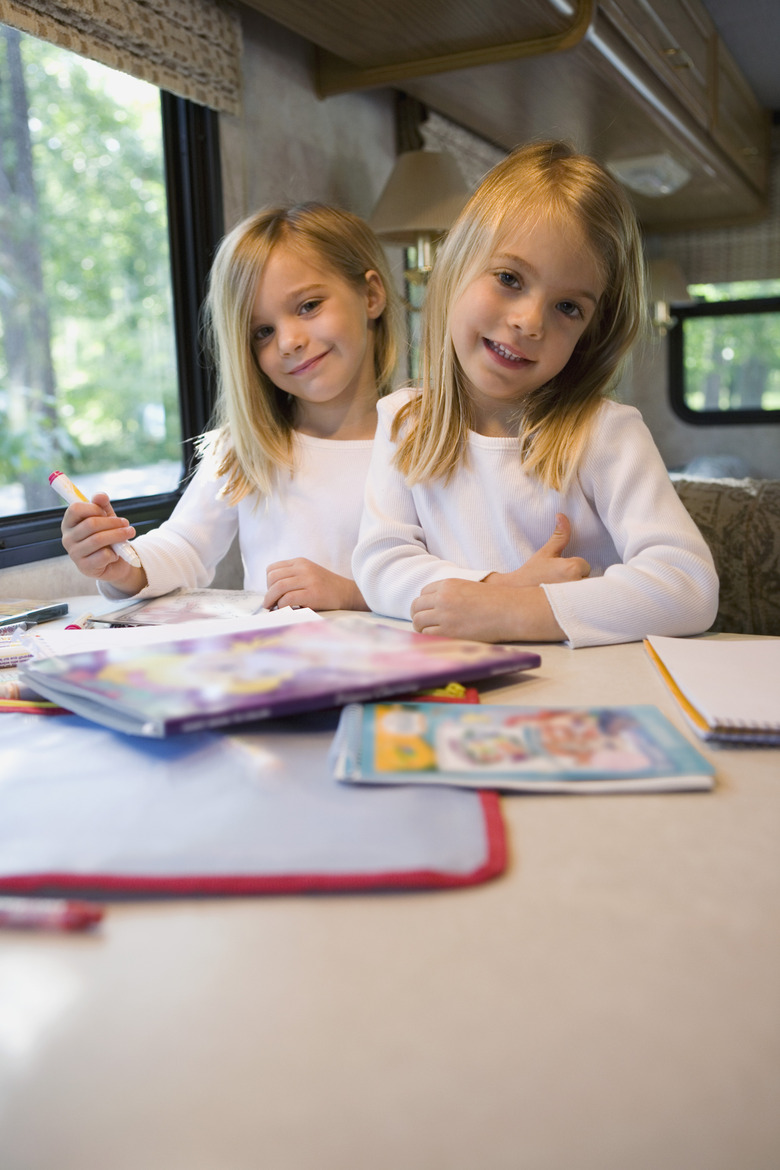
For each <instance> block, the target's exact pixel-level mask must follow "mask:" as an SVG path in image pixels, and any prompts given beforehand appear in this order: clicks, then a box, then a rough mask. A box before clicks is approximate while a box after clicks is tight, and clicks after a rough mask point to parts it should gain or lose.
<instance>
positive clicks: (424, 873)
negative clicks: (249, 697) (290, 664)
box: [0, 687, 507, 898]
mask: <svg viewBox="0 0 780 1170" xmlns="http://www.w3.org/2000/svg"><path fill="white" fill-rule="evenodd" d="M425 701H426V702H428V701H435V702H442V703H478V702H479V693H478V691H477V690H476V688H474V687H469V688H468V689H467V691H466V694H465V695H464V696H463V697H462V698H450V697H449V696H426V697H425ZM478 795H479V800H480V805H481V808H482V814H483V818H484V826H485V839H486V843H487V856H486V857H485V860H484V861H483V862H482V863H481V865H479V866H478V867H477V868H476V869H474V870H471V871H470V872H469V873H465V874H458V873H445V872H442V871H440V870H433V869H412V870H397V871H393V870H383V871H377V872H376V873H346V874H340V873H332V874H331V873H328V874H321V873H320V874H317V873H301V874H232V875H230V876H219V877H208V876H205V875H196V874H190V875H185V876H179V877H136V876H131V875H125V874H90V873H79V874H74V873H56V872H53V873H37V874H25V875H23V876H19V877H0V892H3V893H30V894H33V893H34V894H46V895H54V894H57V893H68V894H69V893H74V892H77V891H78V892H80V893H84V894H89V895H91V896H95V895H101V894H102V895H105V896H106V897H107V898H108V897H110V896H111V895H112V894H123V893H124V894H129V895H132V894H145V895H149V896H152V895H166V894H178V895H182V896H186V895H200V896H207V895H209V894H221V895H225V894H227V895H240V894H306V893H327V892H337V891H341V890H344V891H347V890H356V891H357V890H383V889H384V890H387V889H405V890H414V889H417V890H420V889H454V888H457V887H461V886H473V885H478V884H480V883H481V882H486V881H491V880H492V879H493V878H496V877H498V876H499V875H500V874H502V873H503V872H504V870H505V869H506V865H507V843H506V831H505V827H504V820H503V816H502V813H501V804H500V800H499V797H498V794H497V793H496V792H492V791H489V790H484V789H483V790H480V791H479V793H478Z"/></svg>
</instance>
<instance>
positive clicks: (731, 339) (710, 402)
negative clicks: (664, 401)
mask: <svg viewBox="0 0 780 1170" xmlns="http://www.w3.org/2000/svg"><path fill="white" fill-rule="evenodd" d="M690 292H691V294H692V296H693V297H695V298H696V300H695V301H694V303H693V304H689V305H673V306H672V308H671V313H672V317H673V318H674V320H675V324H674V326H673V327H672V328H671V329H670V330H669V334H668V339H669V387H670V394H671V400H672V408H673V409H674V411H675V412H676V414H678V415H679V417H680V418H682V419H684V420H685V421H686V422H689V423H694V424H698V425H707V424H723V423H727V424H729V425H733V424H734V423H762V424H763V423H768V422H780V280H773V281H751V282H746V281H742V282H739V283H738V284H714V285H712V284H711V285H691V286H690Z"/></svg>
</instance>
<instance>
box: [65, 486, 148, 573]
mask: <svg viewBox="0 0 780 1170" xmlns="http://www.w3.org/2000/svg"><path fill="white" fill-rule="evenodd" d="M49 483H50V484H51V486H52V487H53V488H54V490H55V492H56V493H57V495H58V496H60V497H61V498H62V499H63V500H64V501H65V503H66V504H78V503H85V504H88V503H89V500H88V499H87V497H86V496H85V495H84V493H83V492H82V491H79V489H78V488H77V487H76V485H75V483H72V482H71V480H69V479H68V477H67V475H65V473H64V472H62V471H53V472H52V473H51V475H50V476H49ZM111 547H112V549H113V550H114V552H115V553H117V554H118V555H119V556H120V557H121V558H122V560H124V561H127V563H128V565H133V566H134V567H135V568H136V569H140V568H141V559H140V557H139V556H138V553H137V552H136V551H135V549H134V548H133V546H132V544H130V542H129V541H127V540H123V541H122V542H121V544H112V545H111Z"/></svg>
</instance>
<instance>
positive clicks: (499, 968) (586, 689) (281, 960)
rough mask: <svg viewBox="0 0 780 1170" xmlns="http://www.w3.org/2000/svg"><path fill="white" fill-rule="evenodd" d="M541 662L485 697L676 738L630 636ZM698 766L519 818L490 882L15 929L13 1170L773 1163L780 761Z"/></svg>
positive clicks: (412, 1169) (656, 1168)
mask: <svg viewBox="0 0 780 1170" xmlns="http://www.w3.org/2000/svg"><path fill="white" fill-rule="evenodd" d="M93 600H94V599H93ZM537 649H539V651H540V653H541V654H542V659H543V662H542V666H541V668H540V669H539V670H538V671H536V672H534V673H533V675H532V676H529V677H528V678H527V679H526V680H525V681H524V682H522V683H519V684H517V685H515V686H512V687H502V686H500V685H499V686H494V687H491V688H490V689H485V690H484V693H483V701H486V702H528V703H577V702H587V703H591V704H595V703H603V704H613V703H614V704H619V703H625V702H649V703H655V704H657V705H658V706H659V707H660V708H661V709H662V710H663V711H664V712H665V713H666V714H667V715H668V716H669V717H670V718H671V719H672V720H673V721H674V722H676V723H677V724H678V726H680V727H683V726H684V725H683V723H682V721H681V719H680V717H679V716H678V714H677V710H676V708H675V706H674V704H673V701H672V700H671V698H670V697H669V696H668V695H667V692H666V690H665V688H664V686H663V684H662V683H661V681H660V679H659V678H658V676H657V674H656V672H655V670H654V668H653V667H652V665H651V664H650V662H649V660H648V659H647V658H646V656H645V654H644V652H643V650H642V647H641V646H640V645H638V644H634V645H623V646H614V647H604V648H597V649H589V650H576V651H571V650H568V649H566V648H564V647H562V646H540V647H537ZM691 738H692V739H693V736H691ZM699 746H701V745H699ZM702 750H704V752H705V754H710V755H712V758H713V759H715V760H716V763H717V766H718V787H717V790H716V791H715V792H714V793H709V794H702V793H697V794H679V793H676V794H673V795H642V796H613V797H608V796H596V797H584V796H580V797H553V796H546V797H545V796H535V797H529V796H515V797H510V798H504V800H503V809H504V814H505V818H506V823H507V828H508V834H509V839H510V844H511V861H510V867H509V870H508V873H507V874H506V875H505V876H504V877H502V878H500V879H499V880H497V881H495V882H493V883H491V884H488V885H484V886H477V887H473V888H469V889H465V890H455V891H441V892H434V893H419V894H418V893H413V894H408V893H407V894H386V895H381V896H374V895H357V896H355V895H341V896H317V897H276V898H274V897H267V898H257V899H248V900H240V899H231V900H224V901H220V900H216V899H214V900H207V901H202V902H156V903H146V904H144V903H129V904H121V905H114V906H112V907H111V908H110V910H109V912H108V914H107V916H106V919H105V922H104V925H103V928H102V931H101V933H100V935H99V936H97V937H95V938H90V937H76V936H43V935H35V936H29V935H22V934H11V933H10V932H6V933H5V934H3V935H2V936H1V937H0V1166H2V1167H3V1170H677V1168H679V1170H777V1167H778V1166H779V1165H780V1108H778V1102H780V751H778V750H775V749H759V750H751V749H740V750H736V749H734V750H721V751H718V752H717V753H715V752H708V750H707V749H706V748H703V749H702Z"/></svg>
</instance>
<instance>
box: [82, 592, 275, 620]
mask: <svg viewBox="0 0 780 1170" xmlns="http://www.w3.org/2000/svg"><path fill="white" fill-rule="evenodd" d="M264 597H265V594H264V593H255V592H253V591H252V590H251V589H174V591H173V592H172V593H166V594H164V595H163V596H162V597H150V598H147V599H146V600H145V601H136V602H132V603H131V604H130V605H123V606H121V607H120V608H119V609H112V610H110V611H109V612H108V613H100V614H92V615H90V623H91V624H92V625H108V626H161V625H170V624H172V623H178V622H191V621H199V620H201V619H203V618H237V617H242V616H243V615H244V614H249V613H260V612H261V611H262V608H263V598H264Z"/></svg>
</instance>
